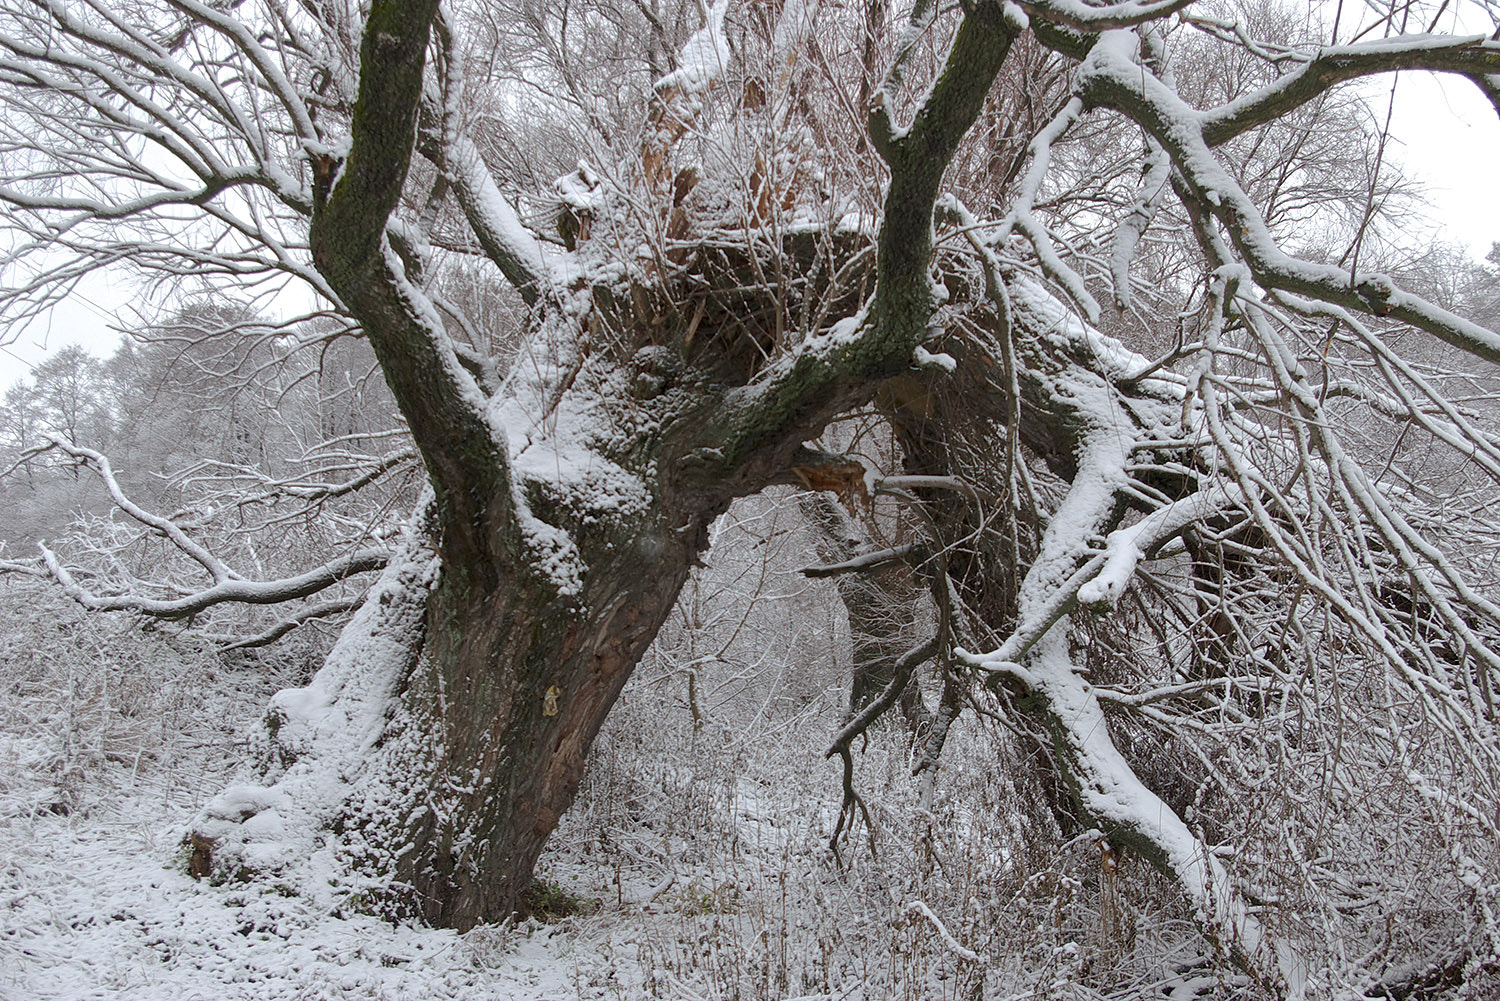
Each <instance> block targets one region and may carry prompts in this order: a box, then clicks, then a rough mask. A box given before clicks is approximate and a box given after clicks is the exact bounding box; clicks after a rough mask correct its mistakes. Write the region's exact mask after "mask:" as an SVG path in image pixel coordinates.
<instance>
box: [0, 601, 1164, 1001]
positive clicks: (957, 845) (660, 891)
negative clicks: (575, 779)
mask: <svg viewBox="0 0 1500 1001" xmlns="http://www.w3.org/2000/svg"><path fill="white" fill-rule="evenodd" d="M17 597H18V595H17V594H16V592H15V591H11V592H8V593H6V594H0V999H3V1001H31V999H38V1001H40V999H85V998H90V999H91V998H100V999H105V998H108V999H126V998H129V999H138V1001H192V999H198V998H201V999H204V1001H230V999H239V998H277V999H279V998H288V999H308V1001H313V999H325V998H327V999H342V998H348V999H355V998H359V999H365V998H375V999H379V998H392V999H397V998H401V999H407V998H414V999H426V998H433V999H441V998H463V999H466V1001H469V999H485V998H504V999H517V1001H528V999H537V1001H540V999H573V998H621V999H633V998H647V997H657V998H681V999H696V998H716V999H717V998H725V999H728V998H767V999H773V998H774V999H788V998H805V999H812V998H838V999H845V1001H858V999H864V998H868V999H875V998H911V999H917V998H923V999H926V998H933V999H945V998H958V997H966V998H967V997H980V998H1033V997H1057V998H1075V997H1076V998H1098V997H1101V996H1104V995H1103V994H1101V992H1100V991H1099V990H1098V989H1097V988H1096V986H1095V985H1099V984H1101V983H1102V982H1103V981H1105V980H1112V981H1113V982H1114V989H1112V990H1110V991H1109V994H1110V995H1111V996H1116V997H1127V996H1156V997H1160V996H1163V994H1162V993H1161V992H1160V990H1159V989H1144V988H1145V987H1146V984H1147V982H1146V981H1143V980H1139V979H1137V980H1136V981H1134V983H1135V986H1136V988H1141V989H1142V990H1141V991H1140V992H1137V990H1136V989H1131V990H1129V992H1127V993H1123V994H1122V993H1120V989H1121V988H1122V987H1124V982H1123V981H1121V980H1120V979H1119V978H1120V976H1121V974H1120V973H1118V972H1116V973H1110V974H1109V975H1108V976H1105V977H1103V978H1102V980H1101V974H1100V972H1099V971H1101V970H1105V969H1106V968H1107V967H1108V964H1110V963H1113V964H1115V966H1114V967H1108V968H1109V969H1115V970H1117V971H1118V970H1123V969H1124V967H1122V966H1120V960H1121V958H1122V957H1125V956H1126V955H1127V954H1129V955H1135V956H1137V957H1140V956H1142V955H1146V954H1149V959H1150V962H1149V963H1147V964H1146V965H1145V966H1144V967H1142V968H1145V969H1150V968H1154V969H1156V970H1158V971H1159V970H1161V969H1163V968H1170V964H1171V963H1172V962H1174V961H1175V960H1177V959H1190V958H1191V955H1190V954H1186V953H1178V952H1176V950H1177V949H1178V948H1179V946H1180V944H1181V943H1182V942H1191V940H1192V937H1191V935H1190V934H1189V935H1186V936H1185V935H1183V934H1182V932H1183V929H1182V928H1180V927H1179V929H1178V933H1177V936H1176V938H1175V939H1172V940H1171V944H1168V940H1167V938H1166V937H1163V936H1162V935H1160V934H1158V933H1157V932H1151V933H1149V934H1148V933H1146V932H1141V933H1137V932H1136V931H1135V930H1133V929H1131V930H1128V934H1127V933H1126V932H1122V931H1121V926H1122V921H1124V922H1125V923H1129V921H1134V922H1135V923H1136V924H1137V925H1139V926H1140V927H1141V928H1147V927H1151V928H1159V927H1170V923H1169V922H1163V921H1161V920H1159V915H1158V913H1157V911H1158V909H1159V907H1160V904H1159V903H1152V902H1149V901H1146V900H1144V899H1137V900H1136V901H1135V903H1134V904H1132V905H1131V907H1130V909H1129V913H1130V915H1132V916H1131V917H1130V918H1129V921H1126V919H1124V918H1122V917H1121V914H1122V913H1125V911H1126V906H1125V905H1126V904H1127V903H1129V901H1128V899H1127V898H1128V897H1129V894H1127V893H1126V892H1125V891H1124V890H1123V889H1120V890H1114V891H1112V893H1113V895H1114V899H1113V901H1112V902H1111V903H1110V904H1109V909H1108V910H1100V909H1099V907H1098V906H1097V905H1098V901H1099V900H1100V899H1102V898H1099V897H1098V895H1097V894H1096V893H1095V891H1094V890H1093V889H1090V888H1089V887H1088V886H1086V885H1085V881H1086V879H1087V878H1088V877H1087V872H1088V871H1089V868H1088V866H1089V861H1088V856H1089V853H1090V852H1093V854H1094V855H1095V856H1097V851H1096V850H1095V849H1093V848H1092V846H1091V845H1090V844H1088V843H1083V844H1082V845H1081V847H1080V846H1073V847H1071V848H1064V849H1062V854H1060V855H1059V854H1057V851H1058V850H1057V849H1056V848H1055V847H1054V843H1053V842H1052V840H1051V839H1050V838H1048V839H1045V840H1046V841H1047V845H1046V847H1045V849H1041V848H1038V847H1037V844H1038V843H1039V842H1040V841H1041V840H1042V839H1028V838H1027V837H1026V832H1025V829H1024V825H1020V824H1018V822H1017V821H1016V819H1015V816H1014V810H1013V809H1012V808H1011V807H1009V806H1008V805H1007V804H1008V803H1009V802H1010V799H1009V797H1012V796H1013V795H1014V793H1013V790H1009V789H1008V788H1007V787H1006V786H1005V784H1004V783H1003V781H1000V780H999V779H997V778H996V776H995V774H994V770H992V769H986V768H983V767H974V766H973V763H972V762H971V764H970V765H969V766H965V764H964V759H963V756H962V755H961V754H960V755H958V756H957V758H956V760H954V761H952V762H950V768H949V773H948V774H947V775H946V776H945V786H944V788H945V789H946V790H948V792H947V793H946V794H943V795H940V796H939V797H938V799H937V801H936V802H935V803H934V806H933V814H932V816H931V822H930V823H924V822H922V820H921V818H920V817H919V816H918V815H917V811H915V810H914V809H913V806H914V802H913V797H914V795H915V792H914V790H913V788H912V783H911V780H910V779H909V778H908V777H907V767H906V765H907V762H906V759H905V757H904V751H903V750H902V748H901V746H900V742H899V739H897V738H896V736H895V735H894V734H886V735H884V737H883V738H877V739H876V740H874V741H872V742H871V743H870V745H869V746H868V748H867V749H866V750H865V751H864V753H863V755H862V756H861V758H860V761H859V769H860V771H859V775H860V782H861V785H862V788H863V789H864V790H865V791H866V792H867V793H868V794H869V797H868V798H869V800H870V802H871V805H872V810H873V813H874V815H875V817H876V822H877V826H879V827H880V828H881V831H880V837H879V839H878V845H877V847H878V850H879V854H878V855H877V856H876V857H874V858H872V857H871V855H870V851H869V842H868V840H867V839H866V836H865V833H864V832H863V831H860V832H859V833H858V834H857V835H856V837H855V839H854V840H853V841H852V842H851V843H850V845H849V847H848V848H847V849H846V851H845V853H844V854H845V857H846V860H847V861H848V863H849V864H848V866H847V867H845V868H841V867H840V866H838V865H837V864H836V862H835V860H834V859H833V857H832V855H831V853H830V852H829V851H828V848H827V838H828V835H829V833H830V831H831V829H832V826H833V819H834V816H835V810H836V807H837V802H838V800H837V773H836V770H835V768H834V767H833V766H832V765H831V764H830V763H828V762H826V761H825V760H823V758H822V754H821V751H822V747H823V745H824V743H825V741H826V740H827V735H828V734H829V732H830V731H831V729H832V726H833V723H834V722H835V720H836V718H837V713H838V697H839V694H838V693H839V689H838V686H837V685H835V684H827V685H824V684H822V680H824V679H821V678H820V676H818V675H817V674H816V672H813V671H811V670H810V669H809V668H807V667H806V666H803V667H802V668H798V669H797V670H793V669H792V668H790V667H788V666H787V665H786V664H781V665H779V666H768V667H767V668H766V669H765V670H764V671H760V672H759V673H751V674H746V673H745V672H743V671H742V672H740V673H738V674H735V675H732V676H730V677H729V678H728V680H727V681H726V682H725V683H724V684H722V685H719V686H718V687H717V688H713V689H712V690H713V691H715V692H717V693H718V695H717V696H716V701H715V703H714V704H713V706H712V709H713V711H712V712H711V713H710V715H709V718H708V722H707V725H706V726H705V727H704V728H703V729H702V730H699V731H695V730H694V729H693V725H692V719H691V714H690V713H689V712H688V710H687V708H686V706H685V704H684V702H683V699H684V696H685V687H684V684H683V680H682V678H681V676H679V675H674V674H673V673H671V672H665V673H663V672H660V671H658V672H655V674H654V678H653V672H652V670H651V669H650V668H649V666H648V667H645V668H643V669H642V672H641V675H642V678H641V680H640V681H638V682H637V683H634V684H633V685H632V687H631V688H630V689H629V690H627V693H626V696H625V698H624V700H623V703H622V705H621V706H620V707H619V709H618V710H617V712H616V715H615V717H614V718H613V719H612V721H611V725H610V727H609V729H608V730H607V731H606V733H605V735H604V736H603V737H602V738H601V741H600V745H599V747H598V750H597V753H596V755H595V758H594V760H593V762H592V764H591V771H590V775H589V778H588V779H587V781H586V783H585V786H584V788H583V790H582V792H581V793H580V796H579V799H578V802H577V804H576V805H575V808H574V810H573V811H572V812H571V813H570V814H569V816H568V817H567V818H566V819H565V821H564V823H563V826H562V828H561V829H560V831H559V833H558V835H557V836H556V837H555V838H554V841H553V845H552V847H551V848H550V849H549V853H548V854H547V856H546V857H545V858H544V860H543V863H542V866H541V870H540V875H541V876H542V877H543V878H545V879H546V880H548V881H549V882H551V883H553V884H555V885H556V886H558V887H559V888H561V889H562V890H564V891H566V892H567V893H568V894H569V895H571V896H572V898H573V899H574V900H575V901H578V902H581V904H582V905H583V908H584V911H585V912H584V913H581V914H574V915H572V916H569V917H564V918H560V919H555V920H552V921H550V922H546V923H544V922H542V921H538V920H534V919H533V920H529V921H527V922H524V923H521V924H506V925H500V926H492V927H484V928H480V929H476V930H474V931H472V932H469V933H467V934H464V935H458V934H455V933H453V932H448V931H437V930H432V929H425V928H415V927H404V926H392V925H390V924H387V923H384V922H382V921H380V920H377V919H375V918H371V917H369V916H366V915H362V914H359V913H354V912H352V911H351V912H347V913H345V912H342V911H339V910H337V909H335V910H333V911H332V912H330V911H329V910H328V909H326V908H324V909H319V908H316V907H315V906H313V905H312V904H311V903H310V902H309V899H308V897H307V896H305V895H299V894H293V893H289V892H287V891H286V890H285V889H284V888H282V889H278V888H276V887H272V886H264V885H260V884H243V885H228V886H210V885H208V884H206V883H198V882H195V881H193V880H192V879H191V878H189V877H188V876H187V875H186V873H185V871H184V854H183V850H182V848H181V846H180V839H181V836H182V832H183V831H184V829H185V827H186V825H187V824H188V822H189V821H190V819H191V818H192V816H193V815H194V812H195V811H196V810H197V808H198V807H199V805H200V804H201V803H202V802H203V801H204V800H205V799H206V798H207V797H209V796H210V795H212V794H213V793H214V792H216V791H217V790H218V789H219V788H221V787H222V786H223V784H224V783H225V782H226V781H228V780H229V779H230V778H231V777H232V775H233V773H234V769H235V768H236V767H237V762H238V761H240V760H241V759H242V758H243V757H244V754H245V750H246V740H245V734H246V733H247V732H248V730H247V728H248V727H249V726H251V725H253V724H254V721H255V720H256V719H257V718H258V715H259V713H260V711H261V708H262V707H263V705H264V703H265V700H266V698H267V697H268V695H269V694H270V693H271V692H272V691H274V690H275V689H276V688H278V687H281V686H283V685H285V684H290V683H293V682H294V681H296V680H297V679H296V675H295V673H294V672H293V671H292V670H291V669H284V670H283V672H282V673H281V674H277V673H276V672H275V671H274V670H272V671H269V672H268V671H267V669H266V668H265V667H264V665H252V664H249V663H244V662H242V663H238V664H233V663H224V662H223V661H222V660H221V659H220V658H218V657H216V656H215V655H212V654H208V653H205V652H204V651H202V650H199V649H195V648H193V647H192V646H191V645H190V644H185V643H183V642H181V641H174V640H171V639H169V638H167V637H164V636H162V635H161V634H149V633H145V634H143V633H139V632H135V631H130V630H128V629H126V628H125V624H124V623H118V622H116V623H111V622H107V621H105V620H101V619H95V620H86V619H84V618H83V617H82V616H81V615H80V614H79V613H77V612H76V611H73V610H71V609H70V608H68V607H67V606H66V605H65V604H63V603H61V602H58V601H55V600H50V599H45V600H44V599H38V598H36V596H35V595H29V594H28V595H20V597H24V598H25V599H26V600H16V598H17ZM712 680H713V679H711V678H705V679H704V684H705V689H709V688H710V683H711V682H712ZM736 686H738V687H736ZM973 760H975V761H978V763H979V764H980V765H982V764H983V762H982V758H978V759H973ZM914 816H917V817H918V819H917V820H916V821H913V820H912V818H913V817H914ZM1048 853H1052V854H1050V855H1049V854H1048ZM1080 859H1081V860H1082V861H1081V862H1080V861H1079V860H1080ZM1069 860H1072V863H1076V864H1065V863H1069ZM1092 864H1093V865H1094V866H1095V867H1096V868H1097V861H1095V862H1093V863H1092ZM1075 872H1082V873H1083V874H1084V875H1083V878H1082V879H1080V877H1079V876H1078V875H1075V874H1074V873H1075ZM919 903H920V905H921V906H917V905H918V904H919ZM939 924H941V926H942V927H941V928H940V927H939ZM970 955H977V956H978V957H979V961H978V962H974V961H971V960H970V959H969V958H966V957H967V956H970ZM1136 965H1137V966H1139V965H1140V964H1136ZM1085 985H1088V986H1085Z"/></svg>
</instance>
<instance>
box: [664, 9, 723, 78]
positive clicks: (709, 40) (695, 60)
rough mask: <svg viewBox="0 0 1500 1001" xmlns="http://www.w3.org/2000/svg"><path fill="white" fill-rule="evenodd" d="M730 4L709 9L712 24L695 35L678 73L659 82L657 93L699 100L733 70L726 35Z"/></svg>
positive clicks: (680, 56) (685, 48) (682, 53)
mask: <svg viewBox="0 0 1500 1001" xmlns="http://www.w3.org/2000/svg"><path fill="white" fill-rule="evenodd" d="M728 10H729V0H718V2H717V3H715V4H714V5H713V6H712V7H710V8H709V9H708V23H707V24H705V25H704V26H703V27H701V28H699V29H698V30H697V31H696V32H694V33H693V36H692V37H691V38H689V39H688V40H687V42H686V43H685V44H684V45H683V46H682V50H681V51H680V52H679V53H678V54H677V69H675V70H673V71H672V72H671V73H668V74H667V75H666V76H664V77H662V78H661V79H660V80H658V81H656V85H655V89H656V92H657V93H658V94H660V95H662V96H663V97H664V98H667V97H669V96H670V95H674V94H675V95H681V96H684V97H696V96H698V95H701V94H704V93H706V92H707V91H708V89H709V88H710V87H712V86H713V85H714V84H715V83H716V82H718V79H719V77H720V76H722V75H723V73H724V70H725V69H726V68H727V67H728V66H729V60H730V58H731V55H732V54H731V52H730V50H729V40H728V39H727V38H726V37H725V35H724V15H725V13H727V12H728Z"/></svg>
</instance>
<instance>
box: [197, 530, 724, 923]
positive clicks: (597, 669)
mask: <svg viewBox="0 0 1500 1001" xmlns="http://www.w3.org/2000/svg"><path fill="white" fill-rule="evenodd" d="M431 511H432V508H431V507H430V506H429V507H427V508H425V509H424V513H423V514H422V515H421V516H419V519H418V522H419V523H418V526H417V529H416V530H415V531H414V532H413V533H412V536H411V539H410V541H409V542H408V544H407V546H406V548H405V552H404V554H403V558H402V559H399V560H397V561H393V566H392V569H391V570H389V571H387V573H386V575H385V578H384V579H383V580H382V582H381V584H380V585H378V586H377V587H376V588H375V589H374V591H373V592H372V595H371V597H370V599H369V600H368V602H367V605H366V607H365V608H364V609H362V610H361V612H360V614H359V616H357V617H356V619H355V621H354V622H353V623H351V625H350V627H349V629H348V631H347V632H346V635H345V636H344V637H343V638H342V639H341V641H340V644H339V647H338V648H337V649H336V650H335V652H334V654H333V655H332V656H331V657H330V659H329V661H328V663H327V664H326V665H325V667H324V668H323V669H322V670H321V671H319V673H318V674H317V676H315V678H314V679H313V681H312V683H311V684H310V685H309V686H308V687H307V688H305V689H299V690H296V691H289V692H282V693H281V694H279V695H278V696H277V697H276V699H275V700H274V702H273V706H272V710H271V712H270V713H269V715H268V716H267V729H268V736H269V744H268V748H269V751H270V753H269V754H268V755H267V759H266V762H267V771H266V778H267V779H268V780H270V781H267V783H266V784H265V785H257V786H237V787H234V788H231V789H229V790H226V792H225V793H224V794H222V795H221V796H220V797H218V799H216V800H215V801H214V802H213V803H211V804H210V806H209V808H208V809H207V810H206V811H205V813H204V815H203V817H202V818H200V821H199V822H198V824H197V826H196V828H195V831H194V834H193V835H192V845H193V849H194V858H193V860H192V863H191V867H192V869H193V871H194V873H195V874H197V875H211V876H218V877H221V878H224V877H232V876H234V875H235V874H236V873H238V872H239V871H242V870H251V869H253V870H257V871H262V872H263V871H265V870H268V869H269V870H286V871H287V873H288V875H291V873H292V870H294V869H298V868H301V867H302V865H303V864H304V862H305V859H306V858H307V857H308V856H314V855H321V856H323V857H324V859H325V861H327V862H328V863H330V867H331V869H332V870H333V871H336V872H342V873H346V874H347V875H348V878H352V879H353V881H354V882H355V883H356V884H357V885H360V886H363V887H365V889H364V890H363V891H362V892H361V894H360V897H359V901H360V904H361V905H362V906H367V907H370V908H372V909H374V910H377V911H379V912H380V913H383V914H387V915H389V916H392V917H412V918H419V919H421V920H424V921H427V922H431V923H433V924H437V925H442V926H446V927H453V928H459V929H466V928H469V927H472V926H474V925H475V924H478V923H480V922H483V921H486V920H497V919H500V918H503V917H505V916H506V915H508V914H511V913H513V912H515V911H517V910H523V909H524V906H525V898H526V895H527V892H528V890H529V889H530V886H531V874H532V870H533V867H534V866H535V864H536V860H537V857H538V855H539V854H540V852H541V850H542V846H543V844H544V843H545V841H546V839H547V837H548V835H549V834H551V832H552V830H553V828H554V827H555V826H556V825H557V822H558V819H559V817H560V816H561V815H562V814H563V812H564V811H565V810H567V808H568V806H569V805H570V804H571V802H572V800H573V796H574V793H575V792H576V790H577V788H578V784H579V781H580V779H581V777H582V773H583V765H584V761H585V759H586V757H587V755H588V751H589V748H590V746H591V745H592V743H593V740H594V738H595V736H596V735H597V734H598V732H599V728H600V726H601V725H602V724H603V722H604V719H605V717H606V715H607V714H608V712H609V709H610V707H611V706H612V705H613V704H614V702H615V700H616V698H617V697H618V696H619V693H620V690H621V688H622V686H623V685H624V683H625V681H626V679H627V678H628V677H629V675H630V671H631V669H632V668H633V667H634V665H635V663H636V662H637V660H639V658H640V656H641V654H642V653H643V652H644V650H645V648H646V646H647V645H648V644H649V643H650V642H651V640H652V638H653V637H654V636H655V634H656V632H657V630H658V629H659V627H660V625H661V623H662V621H663V620H664V619H665V617H666V615H667V613H668V611H669V610H670V609H671V607H672V604H673V602H674V601H675V600H676V597H677V594H678V591H679V590H680V589H681V587H682V584H683V582H684V580H685V579H686V577H687V573H688V570H689V568H690V566H691V565H692V562H693V560H694V559H695V557H696V555H697V549H698V546H697V539H698V538H699V536H698V533H696V532H688V533H676V532H672V531H670V530H660V529H658V530H655V531H652V530H651V529H650V527H649V526H643V531H642V533H641V534H640V535H638V536H637V537H636V544H634V545H630V546H610V547H601V549H605V548H608V549H612V550H613V551H614V553H615V554H616V555H614V557H613V558H612V559H611V558H610V557H609V556H607V555H603V554H602V553H601V554H594V555H599V556H601V557H602V558H599V559H596V560H595V561H594V562H593V563H592V564H591V573H590V574H589V582H588V584H587V587H586V590H585V593H584V594H582V595H580V596H578V598H577V599H576V600H566V599H564V598H562V597H560V596H559V595H558V593H557V592H556V590H555V589H554V588H552V587H550V586H548V582H547V581H546V580H544V579H542V578H541V575H539V574H537V573H535V572H533V571H531V570H530V569H529V568H527V567H524V566H522V567H519V568H516V567H512V568H508V569H507V568H505V567H503V566H501V565H498V564H493V563H491V564H481V565H464V564H461V563H458V562H456V561H444V562H443V563H442V565H441V569H440V570H439V569H438V560H437V558H436V554H435V553H434V551H433V548H432V547H433V544H434V542H435V533H434V531H433V529H434V527H435V524H436V522H435V519H433V518H432V516H431ZM298 882H302V880H301V879H299V880H298Z"/></svg>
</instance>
